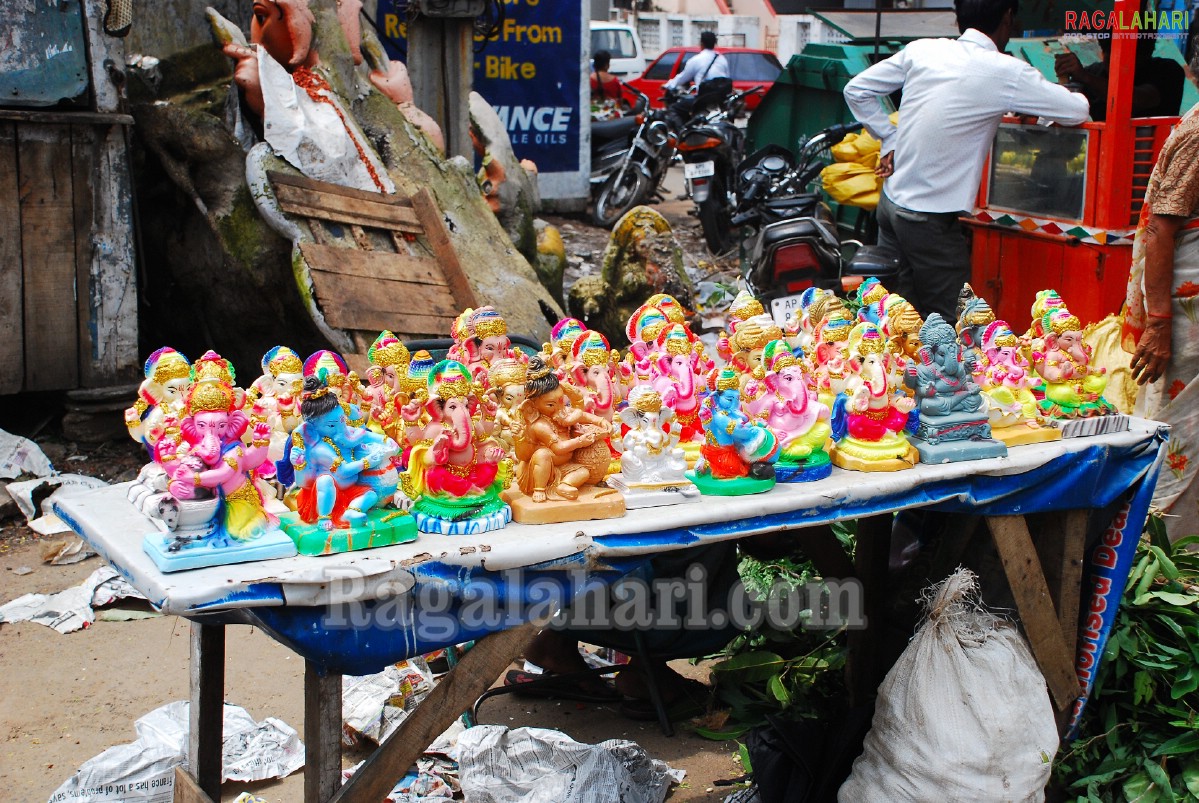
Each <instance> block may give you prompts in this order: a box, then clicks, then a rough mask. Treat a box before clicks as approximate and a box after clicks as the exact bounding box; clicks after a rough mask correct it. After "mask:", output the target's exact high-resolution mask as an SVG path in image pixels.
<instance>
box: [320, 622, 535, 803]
mask: <svg viewBox="0 0 1199 803" xmlns="http://www.w3.org/2000/svg"><path fill="white" fill-rule="evenodd" d="M540 628H541V625H540V624H538V623H529V624H525V625H521V626H520V627H517V628H515V629H513V630H506V631H503V632H500V633H493V634H492V635H490V636H487V637H486V638H484V639H481V640H479V642H478V643H476V644H475V646H474V647H472V648H471V650H470V651H469V652H467V653H466V655H465V656H463V658H462V660H461V661H459V662H458V665H457V666H455V667H454V668H453V669H452V670H450V672H449V673H448V674H447V675H446V676H445V677H443V678H442V679H441V681H440V682H439V683H438V684H437V685H436V686H434V687H433V691H431V692H429V696H428V697H426V698H425V699H424V701H423V702H421V704H420V705H419V706H418V707H417V709H416V710H415V711H413V712H412V713H411V714H409V716H408V718H407V719H406V720H404V723H403V724H402V725H400V727H399V728H398V729H397V730H396V731H395V732H394V733H393V734H391V736H389V737H387V739H386V740H384V742H383V744H381V745H379V749H378V750H376V751H375V752H374V753H372V754H371V756H370V758H368V759H367V760H366V762H365V763H364V764H363V765H362V767H360V768H359V770H358V772H356V773H354V775H353V777H351V778H350V780H349V781H347V782H346V784H345V786H343V787H341V789H340V790H338V792H337V794H336V795H334V796H333V799H332V800H331V801H330V803H368V801H369V803H377V801H379V800H382V799H383V798H384V797H385V796H386V795H387V793H388V792H389V791H390V790H391V787H392V786H393V785H394V784H395V779H396V778H397V777H399V776H400V775H401V774H403V773H404V772H405V771H406V770H407V768H408V767H410V766H412V765H413V764H414V763H415V762H416V759H417V758H419V757H420V754H421V753H422V752H424V750H425V748H426V747H428V746H429V745H430V744H432V743H433V740H434V739H436V738H437V737H438V736H439V735H440V734H441V732H442V731H444V730H445V729H446V728H448V727H449V726H450V724H451V723H453V721H454V720H455V719H457V718H458V716H459V715H460V714H461V713H462V712H463V711H465V710H466V709H468V708H470V705H471V703H473V702H474V701H475V700H476V699H478V697H479V695H480V694H482V693H483V692H484V691H486V690H487V688H488V687H489V686H491V684H492V683H493V682H495V679H496V678H498V677H499V676H500V673H501V672H503V671H504V669H506V668H507V666H508V664H510V663H512V661H513V660H514V659H515V658H516V657H517V656H518V655H520V654H521V653H522V652H523V651H524V649H525V647H527V646H528V644H529V642H530V641H532V639H533V636H535V635H536V634H537V631H538V630H539V629H540Z"/></svg>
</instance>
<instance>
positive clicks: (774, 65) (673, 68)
mask: <svg viewBox="0 0 1199 803" xmlns="http://www.w3.org/2000/svg"><path fill="white" fill-rule="evenodd" d="M699 50H700V49H699V48H698V47H672V48H670V49H669V50H667V51H664V52H663V53H662V55H660V56H658V58H656V59H654V61H653V62H652V63H651V64H650V65H649V67H647V68H646V69H645V72H644V73H642V74H641V77H639V78H634V79H633V80H631V81H629V82H628V84H629V86H631V87H633V88H634V89H636V90H637V91H638V92H644V93H645V94H646V95H648V96H649V101H650V105H651V106H653V107H654V108H655V109H660V108H662V85H663V84H665V83H666V82H667V81H669V80H670V79H671V78H673V77H674V76H676V75H678V73H679V72H681V71H682V69H683V65H684V64H686V63H687V60H688V59H690V58H691V57H692V56H694V55H695V54H696V53H698V52H699ZM716 50H717V52H719V53H723V54H724V57H725V58H726V59H728V60H729V77H731V78H732V79H733V89H734V90H735V91H737V92H744V91H745V90H746V89H752V88H754V87H755V86H761V87H762V91H761V92H759V93H757V94H755V95H750V96H749V97H748V98H746V99H745V100H746V108H747V109H748V110H750V111H753V110H754V109H756V108H757V107H758V103H759V102H760V101H761V99H762V95H765V94H766V92H767V91H769V89H770V87H771V85H772V84H774V79H775V78H778V74H779V73H780V72H782V70H783V66H782V65H781V64H779V60H778V58H776V57H775V55H774V54H773V53H771V52H770V51H769V50H755V49H753V48H749V47H718V48H716Z"/></svg>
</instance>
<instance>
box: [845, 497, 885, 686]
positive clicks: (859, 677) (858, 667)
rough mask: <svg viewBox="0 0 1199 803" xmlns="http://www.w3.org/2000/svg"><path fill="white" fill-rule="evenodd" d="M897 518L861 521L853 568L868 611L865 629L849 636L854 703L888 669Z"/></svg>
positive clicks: (863, 608)
mask: <svg viewBox="0 0 1199 803" xmlns="http://www.w3.org/2000/svg"><path fill="white" fill-rule="evenodd" d="M894 521H895V517H894V516H892V515H891V514H890V513H886V514H883V515H880V516H870V517H869V518H864V519H859V520H858V536H857V547H856V548H855V550H854V568H855V573H856V575H857V578H858V581H859V582H861V584H862V593H863V595H864V599H863V600H862V610H863V611H864V612H865V614H866V629H861V628H859V629H855V630H850V631H849V633H848V637H847V640H846V641H847V645H848V648H849V658H848V666H847V672H846V674H847V680H848V685H849V699H850V702H851V704H853V705H865V704H866V703H867V702H868V701H869V700H870V699H871V698H873V697H874V693H875V692H876V691H877V690H878V685H879V683H881V682H882V679H883V676H884V675H885V672H884V671H883V668H882V647H883V639H884V636H885V627H886V623H885V622H884V619H885V618H886V616H885V613H884V612H885V610H886V604H887V602H886V598H887V566H888V563H889V561H890V557H891V527H892V525H893V524H894Z"/></svg>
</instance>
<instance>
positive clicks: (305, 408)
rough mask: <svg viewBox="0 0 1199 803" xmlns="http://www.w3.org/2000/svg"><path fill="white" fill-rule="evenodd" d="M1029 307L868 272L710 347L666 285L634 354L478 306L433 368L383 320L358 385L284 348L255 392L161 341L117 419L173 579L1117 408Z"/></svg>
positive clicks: (937, 453)
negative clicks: (911, 287) (521, 345)
mask: <svg viewBox="0 0 1199 803" xmlns="http://www.w3.org/2000/svg"><path fill="white" fill-rule="evenodd" d="M855 308H856V309H857V311H856V313H855V312H852V311H851V310H852V309H855ZM1033 312H1034V321H1033V326H1032V328H1031V329H1030V330H1029V332H1028V334H1027V335H1025V337H1024V338H1017V337H1016V336H1015V335H1014V334H1013V333H1012V330H1011V328H1010V327H1009V326H1008V325H1007V324H1005V323H1004V322H1003V321H996V320H994V315H992V314H990V310H989V308H987V306H986V303H985V302H984V301H982V300H981V299H978V298H974V297H972V296H971V297H969V298H967V299H965V301H964V305H963V309H962V314H961V316H960V321H959V324H958V327H957V330H956V331H955V329H954V327H953V326H951V325H950V324H948V323H947V322H945V321H944V320H942V319H941V318H940V316H938V315H933V316H930V318H929V320H927V321H921V320H920V318H919V316H918V315H916V314H915V311H914V309H913V308H912V306H911V305H910V304H908V303H907V302H906V301H904V300H903V299H901V298H899V297H897V296H895V295H894V294H888V293H887V292H886V291H885V289H883V288H882V287H881V286H880V285H879V284H878V283H877V282H875V281H873V280H872V281H868V282H867V283H865V284H864V285H863V286H862V287H861V288H859V291H858V295H857V297H856V298H853V299H850V301H849V302H848V303H847V302H845V301H843V300H841V299H839V298H837V297H836V296H833V295H831V294H825V293H822V292H820V291H809V292H808V293H806V294H805V296H804V298H803V301H802V304H801V308H800V310H799V313H800V314H799V316H798V317H797V318H796V319H795V320H794V321H793V322H792V324H791V325H790V326H789V327H787V328H786V329H784V328H783V327H780V326H779V325H778V324H776V323H775V321H774V320H773V319H772V318H771V317H770V316H768V315H766V314H765V312H764V310H763V307H762V305H761V304H760V303H759V302H758V301H757V300H756V299H754V298H752V297H750V296H749V295H747V294H745V293H742V294H741V295H740V296H738V298H737V299H736V301H735V302H734V304H733V306H732V308H731V310H730V318H729V325H728V332H727V333H723V334H722V336H721V338H720V339H719V342H718V344H717V347H716V354H715V355H714V356H712V355H709V354H708V353H707V351H706V349H705V347H704V344H703V342H702V341H701V340H700V339H699V338H698V337H696V335H695V334H694V333H693V332H692V331H691V329H690V328H689V325H688V323H687V319H686V315H685V311H684V310H683V308H682V307H681V306H680V305H679V303H678V302H677V301H676V300H675V299H673V298H671V297H670V296H664V295H659V296H655V297H653V298H651V299H649V301H647V303H646V304H645V305H643V306H642V307H641V308H639V309H638V310H637V311H636V312H635V313H634V314H633V315H632V317H631V318H630V320H629V322H628V327H627V331H626V334H627V335H628V338H629V340H630V343H631V345H630V348H629V349H628V352H627V353H626V355H625V356H624V357H623V358H622V357H621V356H620V354H619V353H618V352H616V351H614V350H613V349H611V348H610V347H609V344H608V341H607V340H606V339H605V337H604V336H603V335H602V334H600V333H599V332H596V331H592V330H588V329H587V328H586V327H585V326H584V325H583V324H582V323H581V322H579V321H577V320H574V319H565V320H563V321H560V322H559V323H558V324H557V325H556V326H555V327H554V328H553V331H552V333H551V340H550V342H549V343H547V344H546V345H545V346H544V348H543V350H542V351H541V353H538V354H535V355H532V356H531V357H530V356H527V355H525V354H524V353H523V352H521V351H520V350H518V349H515V348H513V346H512V343H511V341H510V340H509V338H508V332H507V324H506V322H505V321H504V319H503V317H502V316H501V315H500V314H499V313H498V312H497V311H496V310H495V309H493V308H491V307H482V308H480V309H477V310H466V311H465V312H464V313H463V314H462V315H461V316H459V318H458V319H457V320H456V321H455V323H454V326H453V329H452V331H451V335H452V337H453V339H454V345H453V346H452V347H451V348H450V349H449V352H448V353H447V355H446V358H445V359H442V360H440V361H437V360H435V359H434V358H433V357H432V356H431V355H430V354H429V352H427V351H417V352H415V353H410V352H409V350H408V349H407V348H406V347H405V345H404V344H403V343H402V342H400V341H399V340H398V339H397V338H396V337H395V336H394V335H392V334H391V333H390V332H383V333H381V334H380V335H379V337H378V338H377V339H376V340H375V342H374V344H373V345H372V346H371V348H370V349H369V351H368V354H367V359H368V361H369V367H367V368H366V370H365V379H366V381H365V382H363V381H362V380H361V379H360V377H359V376H358V375H357V374H356V373H355V372H354V371H351V370H350V369H349V367H348V366H347V364H346V362H345V360H343V359H342V357H340V356H339V355H337V354H335V353H333V352H330V351H320V352H317V353H315V354H313V355H311V356H309V357H308V358H307V359H303V360H302V359H301V358H300V356H299V355H298V354H296V353H295V352H294V351H292V350H291V349H289V348H287V347H286V346H277V347H275V348H272V349H271V350H269V351H268V352H267V353H266V354H265V355H264V356H263V359H262V363H261V371H262V372H261V375H260V376H259V377H258V378H256V379H255V380H254V381H253V382H252V383H251V384H250V385H249V387H248V388H246V389H242V388H241V387H239V386H238V384H237V382H236V378H235V373H234V370H233V367H232V366H231V365H230V364H229V363H228V361H226V360H224V359H223V358H221V357H220V356H219V355H217V354H215V353H214V352H211V351H209V352H208V353H206V354H204V355H203V356H202V357H200V358H199V359H198V360H196V361H195V362H194V363H192V362H189V361H188V359H187V358H186V357H185V356H184V355H182V354H181V353H179V352H178V351H176V350H174V349H171V348H162V349H159V350H158V351H156V352H154V353H153V354H152V355H150V358H149V359H148V360H147V361H146V364H145V377H146V378H145V381H144V382H143V384H142V386H141V389H140V392H139V398H138V400H137V401H136V402H135V404H134V405H133V407H131V408H129V410H127V411H126V423H127V424H128V427H129V432H130V435H131V436H132V437H133V438H134V439H135V440H138V441H139V442H142V443H143V444H144V445H145V447H146V449H147V451H148V453H149V455H150V457H151V459H152V462H151V463H150V464H149V465H147V467H146V468H145V469H144V470H143V471H142V473H141V475H140V477H139V480H138V482H137V483H135V484H134V485H133V486H132V487H131V489H130V491H129V495H130V499H131V500H132V501H133V502H134V503H135V504H137V505H138V506H139V507H140V509H141V510H142V511H143V512H145V513H147V514H148V515H150V516H151V517H152V518H155V519H157V520H159V521H160V522H161V525H160V531H158V532H155V533H151V534H149V535H147V536H146V538H145V540H144V548H145V550H146V552H147V553H148V554H149V555H150V556H151V558H152V559H153V560H154V561H155V563H156V564H157V565H158V566H159V567H160V568H161V569H162V570H163V571H174V570H180V569H189V568H195V567H200V566H211V565H217V564H223V563H233V562H240V561H245V560H256V559H264V558H273V557H284V556H290V555H294V554H296V553H297V552H299V553H302V554H311V555H319V554H329V553H334V552H342V551H347V550H353V549H362V548H367V547H375V546H385V545H389V544H395V543H402V542H405V541H410V540H413V539H415V538H416V537H417V533H418V532H423V533H440V534H445V535H454V534H463V533H475V532H482V531H486V530H492V529H497V528H500V527H503V526H505V525H506V524H507V523H508V522H509V521H511V520H513V519H515V520H516V521H518V522H524V523H533V524H538V523H554V522H564V521H573V520H584V519H594V518H609V517H615V516H621V515H623V514H624V513H625V510H626V508H638V507H648V506H655V505H665V504H674V503H683V502H690V501H695V500H697V499H698V498H699V497H700V495H701V494H714V495H739V494H746V493H757V492H761V491H766V490H769V489H770V488H771V487H773V485H774V484H775V482H777V481H783V482H802V481H811V480H818V479H821V478H823V477H826V476H828V475H829V474H830V472H831V470H832V465H834V464H835V465H837V466H840V467H842V468H847V469H855V470H862V471H893V470H898V469H904V468H909V467H911V466H912V465H914V464H915V463H917V462H919V461H921V460H924V461H926V462H946V461H951V460H964V459H977V458H983V457H994V456H1001V455H1003V454H1005V453H1006V449H1007V446H1006V445H1005V444H1007V445H1018V444H1024V443H1035V442H1039V441H1044V440H1050V439H1054V438H1057V437H1060V436H1061V430H1060V429H1059V428H1056V427H1054V426H1049V425H1048V424H1049V423H1051V422H1052V421H1053V420H1054V419H1069V418H1077V417H1083V418H1089V417H1093V416H1100V415H1107V414H1109V413H1111V412H1112V408H1111V406H1110V405H1109V404H1107V402H1105V401H1104V400H1103V398H1102V395H1101V393H1102V386H1103V382H1104V378H1103V374H1102V371H1100V370H1096V369H1094V368H1093V367H1091V366H1090V365H1089V351H1088V350H1087V349H1086V347H1085V346H1084V345H1083V344H1082V343H1081V331H1080V327H1079V325H1078V321H1077V319H1076V318H1074V317H1073V316H1071V315H1070V314H1069V312H1068V311H1067V310H1066V309H1065V307H1064V305H1063V304H1062V303H1061V299H1060V298H1059V297H1058V296H1057V294H1056V293H1053V292H1052V291H1046V292H1044V293H1041V294H1039V295H1038V298H1037V302H1036V304H1035V305H1034V308H1033ZM718 363H719V366H718Z"/></svg>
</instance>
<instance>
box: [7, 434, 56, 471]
mask: <svg viewBox="0 0 1199 803" xmlns="http://www.w3.org/2000/svg"><path fill="white" fill-rule="evenodd" d="M53 473H54V466H52V465H50V458H48V457H46V453H45V452H43V451H42V450H41V447H39V446H38V445H37V444H36V443H34V442H33V441H31V440H29V439H28V438H22V437H21V436H20V435H13V434H12V433H11V432H5V431H4V430H2V429H0V479H4V480H11V479H15V478H16V477H19V476H21V475H22V474H33V475H34V476H37V477H46V476H49V475H51V474H53Z"/></svg>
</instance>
